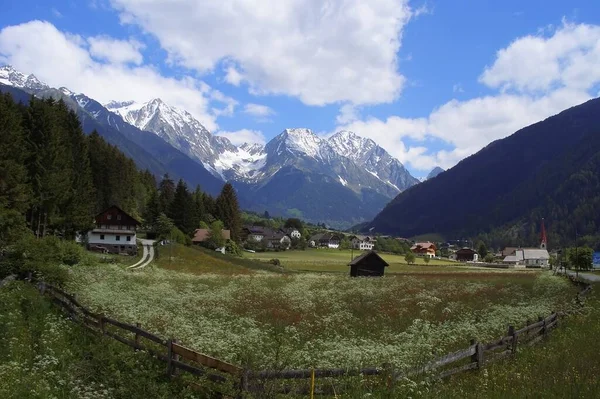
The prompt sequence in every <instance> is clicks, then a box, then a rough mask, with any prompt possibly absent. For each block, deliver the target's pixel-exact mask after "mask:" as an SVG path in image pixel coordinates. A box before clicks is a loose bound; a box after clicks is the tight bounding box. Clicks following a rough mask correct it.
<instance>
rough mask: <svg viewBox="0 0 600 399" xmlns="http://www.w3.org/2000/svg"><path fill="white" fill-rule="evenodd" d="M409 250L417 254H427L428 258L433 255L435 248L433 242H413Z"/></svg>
mask: <svg viewBox="0 0 600 399" xmlns="http://www.w3.org/2000/svg"><path fill="white" fill-rule="evenodd" d="M410 250H411V251H412V253H414V254H415V255H418V256H428V257H430V258H433V257H435V251H436V250H437V248H436V246H435V244H434V243H432V242H430V241H427V242H417V243H415V244H414V245H413V246H412V247H411V248H410Z"/></svg>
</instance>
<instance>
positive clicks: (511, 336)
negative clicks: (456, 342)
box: [0, 276, 592, 397]
mask: <svg viewBox="0 0 600 399" xmlns="http://www.w3.org/2000/svg"><path fill="white" fill-rule="evenodd" d="M10 279H11V278H10V277H9V278H7V279H5V280H3V281H0V287H2V286H3V285H5V284H7V283H8V282H9V280H10ZM13 279H14V278H13ZM28 280H29V281H32V279H31V276H30V277H29V279H28ZM570 280H571V281H572V282H573V283H574V284H577V285H578V286H580V287H583V288H582V289H581V291H579V293H578V294H577V297H576V302H577V303H579V304H580V305H581V304H582V303H583V301H584V299H585V296H586V295H587V294H588V293H589V292H590V291H591V289H592V287H591V285H590V284H586V283H582V282H581V281H577V280H574V279H572V278H570ZM37 288H38V290H39V291H40V293H41V294H44V295H47V296H49V297H50V299H51V301H52V302H53V303H55V304H57V305H58V306H59V307H60V308H62V309H63V310H64V311H65V312H66V313H67V314H68V316H69V317H70V318H71V319H72V320H74V321H76V322H79V323H80V324H82V325H83V326H84V327H86V328H87V329H89V330H92V331H94V332H96V333H100V334H103V335H106V336H109V337H111V338H113V339H115V340H117V341H119V342H121V343H123V344H125V345H127V346H129V347H131V348H133V349H135V350H141V351H145V352H147V353H149V354H150V355H152V356H154V357H155V358H157V359H158V360H161V361H163V362H165V363H167V374H168V375H170V376H171V375H173V374H174V373H175V371H176V370H182V371H185V372H188V373H190V374H192V375H196V376H201V377H203V378H205V379H206V380H208V381H211V382H214V383H226V382H233V386H234V387H237V388H236V389H237V391H238V396H237V397H243V393H244V392H265V389H266V382H267V381H272V380H284V381H285V380H307V379H310V385H309V386H300V387H298V386H286V385H283V386H281V387H279V388H278V390H277V392H279V393H298V394H307V393H311V394H314V393H316V394H336V390H335V389H333V386H332V385H330V386H327V385H324V386H322V387H315V379H316V378H334V377H352V376H385V377H387V381H388V386H390V384H392V383H393V382H395V381H399V380H401V379H403V378H408V377H413V376H418V375H426V376H428V377H429V378H433V379H442V378H447V377H449V376H451V375H454V374H457V373H461V372H464V371H468V370H474V369H480V368H482V367H484V365H485V364H487V363H490V362H494V361H496V360H498V359H502V358H505V357H507V356H510V355H514V354H516V353H517V349H518V347H519V345H528V346H530V345H534V344H535V343H537V342H539V341H540V340H541V339H543V338H544V337H545V336H546V335H547V334H548V333H549V332H550V331H551V330H552V329H554V328H556V327H557V326H558V321H559V314H558V313H556V312H552V314H550V315H549V316H547V317H540V318H539V319H538V321H536V322H533V323H532V322H529V321H528V322H527V323H526V325H525V326H524V327H522V328H520V329H518V330H517V329H515V328H514V326H512V325H510V326H509V327H508V332H507V334H506V335H505V336H502V337H500V338H498V339H496V340H494V341H491V342H487V343H480V342H476V341H475V340H471V343H470V345H469V346H468V347H467V348H464V349H461V350H458V351H456V352H452V353H449V354H447V355H445V356H442V357H439V358H437V359H434V360H432V361H430V362H428V363H426V364H424V365H421V366H418V367H415V368H413V369H410V370H395V369H394V367H393V366H392V365H390V364H384V365H382V366H381V367H367V368H362V369H344V368H331V369H299V370H258V371H257V370H249V369H246V368H243V367H240V366H236V365H234V364H231V363H228V362H225V361H222V360H219V359H216V358H214V357H212V356H209V355H206V354H203V353H200V352H197V351H195V350H193V349H190V348H187V347H185V346H183V345H181V344H180V343H179V342H178V341H177V340H175V339H168V340H167V339H163V338H161V337H159V336H158V335H156V334H153V333H151V332H148V331H146V330H144V329H142V328H141V326H140V324H136V325H133V324H128V323H124V322H121V321H118V320H114V319H112V318H109V317H106V316H104V315H101V314H96V313H94V312H92V311H90V310H89V309H87V308H86V307H84V306H82V305H81V304H80V303H79V302H78V301H77V298H76V297H75V296H74V295H71V294H69V293H67V292H65V291H64V290H62V289H60V288H58V287H56V286H54V285H51V284H48V283H45V282H43V281H39V282H37ZM563 315H565V314H564V313H563V314H561V316H563ZM117 331H120V332H121V333H123V332H125V333H128V334H133V337H124V336H122V335H120V334H119V333H118V332H117ZM142 338H143V339H145V340H148V341H149V342H150V345H151V346H149V345H148V344H146V343H145V342H142ZM465 361H467V362H466V363H465ZM453 365H456V366H455V367H453V368H450V367H451V366H453ZM211 370H212V371H211ZM215 371H216V372H217V373H215ZM195 385H197V384H195ZM337 393H340V390H337Z"/></svg>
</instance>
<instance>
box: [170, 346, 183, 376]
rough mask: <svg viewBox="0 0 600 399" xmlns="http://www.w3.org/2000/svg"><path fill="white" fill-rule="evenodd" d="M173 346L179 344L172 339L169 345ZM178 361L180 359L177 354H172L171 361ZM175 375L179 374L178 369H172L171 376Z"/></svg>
mask: <svg viewBox="0 0 600 399" xmlns="http://www.w3.org/2000/svg"><path fill="white" fill-rule="evenodd" d="M173 344H179V340H177V339H173V340H172V343H171V345H173ZM172 350H173V349H172V347H171V351H172ZM180 359H181V357H180V356H179V355H178V354H176V353H174V354H173V360H175V361H180ZM177 374H179V369H178V368H174V369H173V375H177Z"/></svg>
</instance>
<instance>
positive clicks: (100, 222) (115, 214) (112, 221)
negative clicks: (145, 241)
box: [87, 205, 140, 255]
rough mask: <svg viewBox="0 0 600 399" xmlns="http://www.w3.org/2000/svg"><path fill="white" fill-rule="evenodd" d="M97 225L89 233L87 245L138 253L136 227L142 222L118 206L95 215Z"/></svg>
mask: <svg viewBox="0 0 600 399" xmlns="http://www.w3.org/2000/svg"><path fill="white" fill-rule="evenodd" d="M95 222H96V227H95V228H94V229H92V230H90V231H89V232H88V234H87V247H88V249H89V250H92V251H100V252H106V253H128V254H132V255H133V254H136V253H137V243H136V238H137V237H136V229H137V226H139V224H140V222H138V221H137V220H135V219H134V218H133V217H131V216H130V215H128V214H127V213H125V212H124V211H123V210H122V209H121V208H119V207H117V206H114V205H113V206H111V207H110V208H108V209H106V210H105V211H103V212H102V213H99V214H98V215H96V217H95Z"/></svg>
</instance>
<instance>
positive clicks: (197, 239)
mask: <svg viewBox="0 0 600 399" xmlns="http://www.w3.org/2000/svg"><path fill="white" fill-rule="evenodd" d="M221 236H222V237H223V239H224V240H231V231H230V230H221ZM209 238H210V230H209V229H196V231H194V237H193V238H192V243H194V244H201V243H203V242H205V241H206V240H208V239H209Z"/></svg>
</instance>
